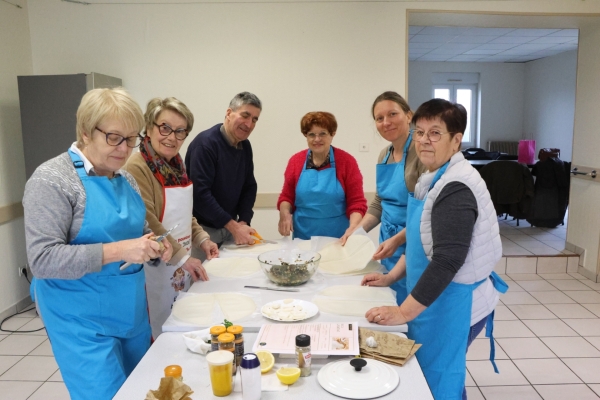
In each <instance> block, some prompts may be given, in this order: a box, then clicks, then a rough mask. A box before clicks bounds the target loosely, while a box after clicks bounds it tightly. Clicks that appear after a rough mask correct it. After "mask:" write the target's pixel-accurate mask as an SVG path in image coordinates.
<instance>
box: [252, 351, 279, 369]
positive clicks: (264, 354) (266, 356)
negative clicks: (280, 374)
mask: <svg viewBox="0 0 600 400" xmlns="http://www.w3.org/2000/svg"><path fill="white" fill-rule="evenodd" d="M256 357H258V361H260V372H261V374H264V373H267V372H269V371H270V370H271V368H273V365H275V357H273V354H271V352H269V351H267V350H259V351H257V352H256Z"/></svg>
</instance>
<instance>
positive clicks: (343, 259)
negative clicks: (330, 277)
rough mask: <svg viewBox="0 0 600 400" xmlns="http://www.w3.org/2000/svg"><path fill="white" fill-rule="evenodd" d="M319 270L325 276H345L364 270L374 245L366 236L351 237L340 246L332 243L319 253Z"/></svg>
mask: <svg viewBox="0 0 600 400" xmlns="http://www.w3.org/2000/svg"><path fill="white" fill-rule="evenodd" d="M319 253H320V254H321V262H320V263H319V270H320V271H321V272H324V273H326V274H345V273H348V272H353V271H360V270H362V269H364V268H365V267H366V266H367V264H368V263H369V261H370V260H371V259H372V258H373V254H374V253H375V244H374V243H373V241H372V240H371V239H370V238H369V237H368V236H363V235H352V236H350V237H349V238H348V240H347V241H346V245H345V246H342V245H341V244H339V242H337V241H336V242H333V243H331V244H329V245H327V246H325V247H324V248H323V249H322V250H321V251H319Z"/></svg>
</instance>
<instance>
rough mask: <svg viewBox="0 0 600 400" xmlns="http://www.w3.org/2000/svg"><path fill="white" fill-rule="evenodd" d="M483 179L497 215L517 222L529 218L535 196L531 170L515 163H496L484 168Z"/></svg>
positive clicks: (482, 171)
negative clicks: (511, 218)
mask: <svg viewBox="0 0 600 400" xmlns="http://www.w3.org/2000/svg"><path fill="white" fill-rule="evenodd" d="M479 172H480V174H481V177H482V178H483V180H484V181H485V184H486V186H487V188H488V191H489V192H490V196H491V198H492V202H493V203H494V208H495V209H496V214H497V215H503V214H506V216H509V215H510V216H512V217H513V218H514V219H516V220H517V226H519V220H520V219H526V218H528V217H529V215H530V212H531V208H532V204H533V196H534V184H533V176H532V175H531V172H530V171H529V168H527V166H525V165H523V164H519V163H516V162H514V161H494V162H493V163H489V164H488V165H486V166H485V167H483V168H482V169H481V170H480V171H479Z"/></svg>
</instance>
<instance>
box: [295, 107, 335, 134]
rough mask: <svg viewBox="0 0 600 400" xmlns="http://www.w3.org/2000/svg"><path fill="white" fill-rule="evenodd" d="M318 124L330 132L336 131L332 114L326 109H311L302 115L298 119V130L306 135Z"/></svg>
mask: <svg viewBox="0 0 600 400" xmlns="http://www.w3.org/2000/svg"><path fill="white" fill-rule="evenodd" d="M315 125H317V126H320V127H321V128H325V129H327V131H328V132H329V133H330V134H333V133H335V132H336V131H337V121H336V120H335V117H334V116H333V114H331V113H328V112H326V111H313V112H309V113H308V114H306V115H305V116H304V117H302V120H301V121H300V131H301V132H302V133H303V134H304V135H306V134H307V133H308V131H310V130H311V128H312V127H313V126H315Z"/></svg>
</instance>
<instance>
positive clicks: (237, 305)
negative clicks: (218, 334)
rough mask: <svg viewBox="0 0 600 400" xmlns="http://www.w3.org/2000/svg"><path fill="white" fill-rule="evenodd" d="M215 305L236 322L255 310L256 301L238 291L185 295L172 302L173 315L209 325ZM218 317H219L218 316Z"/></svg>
mask: <svg viewBox="0 0 600 400" xmlns="http://www.w3.org/2000/svg"><path fill="white" fill-rule="evenodd" d="M215 306H218V307H219V309H220V311H221V313H222V314H223V315H224V316H225V318H227V319H228V320H229V321H231V322H236V321H238V320H240V319H242V318H244V317H247V316H248V315H251V314H252V313H253V312H254V311H256V303H255V302H254V300H253V299H252V298H251V297H249V296H246V295H243V294H240V293H205V294H197V295H193V296H186V297H184V298H182V299H180V300H177V301H176V302H175V303H174V304H173V315H174V316H175V317H176V318H177V319H179V320H181V321H184V322H187V323H191V324H195V325H200V326H209V325H211V324H212V323H216V322H221V321H215V320H214V319H215V318H214V316H215V315H218V313H215V312H214V311H215ZM219 319H220V318H219Z"/></svg>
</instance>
